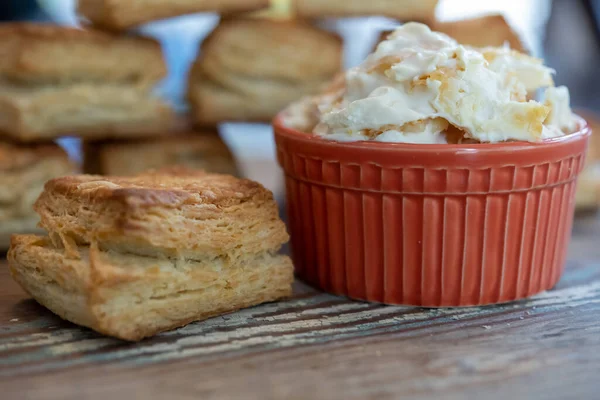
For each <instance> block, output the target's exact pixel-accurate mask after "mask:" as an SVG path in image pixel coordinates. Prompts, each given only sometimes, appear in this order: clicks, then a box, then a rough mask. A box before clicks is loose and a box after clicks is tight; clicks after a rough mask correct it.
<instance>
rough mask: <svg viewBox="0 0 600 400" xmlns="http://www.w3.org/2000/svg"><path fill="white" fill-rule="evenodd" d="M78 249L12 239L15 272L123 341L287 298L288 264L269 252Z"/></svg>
mask: <svg viewBox="0 0 600 400" xmlns="http://www.w3.org/2000/svg"><path fill="white" fill-rule="evenodd" d="M76 251H77V257H76V258H73V257H71V255H70V254H69V253H68V252H67V251H66V250H65V249H62V248H57V247H55V246H53V245H52V242H51V241H50V240H49V239H48V238H47V237H43V236H26V235H25V236H15V237H13V240H12V243H11V249H10V251H9V253H8V259H9V264H10V270H11V273H12V276H13V278H14V279H15V280H16V282H17V283H19V285H20V286H21V287H22V288H23V289H24V290H25V291H26V292H27V293H29V294H30V295H31V296H32V297H33V298H34V299H35V300H36V301H37V302H38V303H40V304H42V305H43V306H45V307H47V308H48V309H50V310H51V311H52V312H54V313H56V314H57V315H59V316H60V317H62V318H64V319H66V320H69V321H71V322H74V323H76V324H79V325H83V326H86V327H89V328H92V329H93V330H95V331H97V332H100V333H103V334H105V335H109V336H114V337H117V338H120V339H124V340H130V341H137V340H140V339H143V338H145V337H148V336H153V335H155V334H157V333H159V332H162V331H166V330H170V329H174V328H177V327H180V326H183V325H186V324H188V323H190V322H193V321H198V320H203V319H206V318H210V317H213V316H216V315H219V314H222V313H226V312H231V311H235V310H237V309H240V308H244V307H249V306H253V305H257V304H260V303H264V302H269V301H275V300H278V299H280V298H283V297H287V296H289V295H291V283H292V280H293V273H292V264H291V261H290V259H289V257H287V256H279V255H274V254H271V253H270V252H263V253H260V254H255V255H249V256H247V257H245V258H242V259H240V260H237V262H236V263H231V262H230V260H228V259H227V258H225V257H217V258H206V259H202V260H194V261H189V260H188V261H183V260H169V259H166V258H152V257H147V256H138V255H133V254H126V253H114V252H104V251H101V250H99V249H98V247H97V246H95V245H91V246H79V247H77V248H76Z"/></svg>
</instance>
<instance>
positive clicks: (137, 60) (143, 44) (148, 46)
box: [0, 23, 167, 86]
mask: <svg viewBox="0 0 600 400" xmlns="http://www.w3.org/2000/svg"><path fill="white" fill-rule="evenodd" d="M166 73H167V68H166V64H165V61H164V60H163V57H162V52H161V48H160V44H159V43H158V42H156V41H154V40H151V39H147V38H142V37H136V36H116V35H111V34H107V33H104V32H100V31H95V30H89V29H87V30H82V29H76V28H70V27H64V26H56V25H47V24H33V23H5V24H0V76H3V77H6V78H8V79H11V80H16V81H19V82H24V83H28V84H58V83H62V84H64V83H68V82H78V81H86V82H102V83H107V82H114V83H128V84H132V85H140V86H152V85H154V84H155V83H156V82H157V81H159V80H160V79H162V78H163V77H164V76H165V75H166Z"/></svg>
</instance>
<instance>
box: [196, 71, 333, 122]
mask: <svg viewBox="0 0 600 400" xmlns="http://www.w3.org/2000/svg"><path fill="white" fill-rule="evenodd" d="M196 76H198V75H196ZM204 76H206V75H204ZM225 79H227V78H225ZM228 79H229V80H230V82H233V81H236V82H240V83H241V84H240V85H239V86H238V87H235V86H233V85H232V84H228V85H227V86H226V85H224V84H221V83H218V82H216V81H214V80H211V79H209V78H208V77H206V78H204V79H202V78H200V79H196V80H193V81H191V82H190V85H189V88H188V99H189V102H190V105H191V109H192V114H193V116H194V121H195V122H196V124H198V125H202V126H206V125H214V124H218V123H220V122H223V121H254V122H269V121H270V120H271V119H273V117H274V116H275V115H277V113H278V112H279V111H281V110H282V109H284V108H285V107H286V106H287V105H289V104H291V103H292V102H294V101H296V100H298V99H300V98H302V97H304V96H308V95H311V94H314V93H318V92H319V91H320V90H321V88H323V87H325V86H326V85H327V83H328V82H329V81H328V80H323V81H321V82H319V81H313V82H307V83H306V84H302V83H301V82H299V83H292V82H285V81H270V80H259V79H244V78H240V77H239V76H237V77H236V76H230V77H229V78H228ZM242 82H243V83H242ZM251 89H253V91H252V90H251Z"/></svg>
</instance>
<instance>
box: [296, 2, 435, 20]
mask: <svg viewBox="0 0 600 400" xmlns="http://www.w3.org/2000/svg"><path fill="white" fill-rule="evenodd" d="M437 3H438V0H419V1H414V0H293V7H294V8H295V10H296V13H297V15H298V16H301V17H307V18H322V17H357V16H373V15H382V16H385V17H390V18H395V19H398V20H401V21H413V20H414V21H431V20H433V18H434V16H435V8H436V7H437Z"/></svg>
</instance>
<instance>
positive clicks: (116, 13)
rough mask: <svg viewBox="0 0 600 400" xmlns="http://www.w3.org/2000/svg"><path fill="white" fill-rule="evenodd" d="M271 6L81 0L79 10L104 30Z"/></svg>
mask: <svg viewBox="0 0 600 400" xmlns="http://www.w3.org/2000/svg"><path fill="white" fill-rule="evenodd" d="M268 6H269V0H176V1H172V0H141V1H140V0H136V1H122V0H79V3H78V11H79V13H80V14H81V15H82V16H83V17H85V18H87V19H88V20H89V21H91V22H92V23H93V24H94V25H97V26H99V27H101V28H104V29H110V30H116V31H121V30H126V29H129V28H132V27H135V26H138V25H141V24H143V23H146V22H150V21H156V20H161V19H165V18H171V17H176V16H180V15H185V14H193V13H199V12H218V13H221V14H230V13H236V12H243V11H255V10H260V9H263V8H266V7H268Z"/></svg>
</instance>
